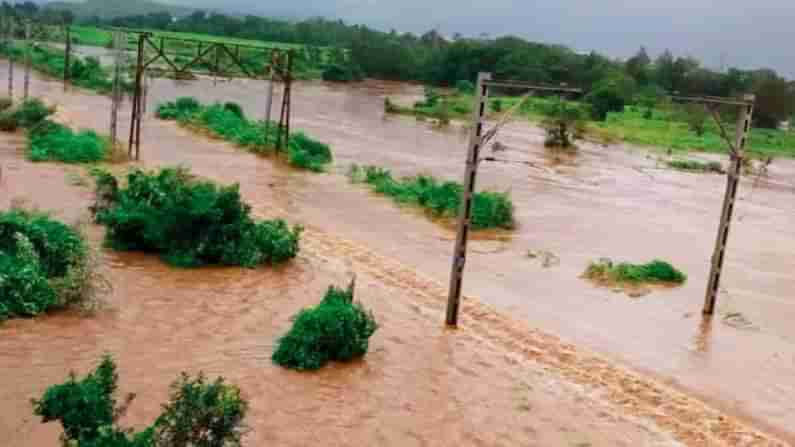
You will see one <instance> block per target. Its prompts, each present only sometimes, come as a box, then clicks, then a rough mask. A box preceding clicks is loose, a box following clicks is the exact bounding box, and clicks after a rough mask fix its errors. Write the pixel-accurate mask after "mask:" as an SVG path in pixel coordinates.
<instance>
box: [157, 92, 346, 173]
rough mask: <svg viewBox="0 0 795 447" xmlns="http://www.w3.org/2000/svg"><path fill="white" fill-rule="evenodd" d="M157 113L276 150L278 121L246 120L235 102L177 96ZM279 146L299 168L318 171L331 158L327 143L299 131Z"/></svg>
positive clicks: (253, 147)
mask: <svg viewBox="0 0 795 447" xmlns="http://www.w3.org/2000/svg"><path fill="white" fill-rule="evenodd" d="M157 117H158V118H160V119H164V120H176V121H180V122H181V123H186V124H190V125H191V126H195V127H199V128H202V129H207V130H209V131H210V132H212V133H213V134H215V135H217V136H218V137H220V138H223V139H224V140H227V141H231V142H233V143H235V144H237V145H239V146H242V147H244V148H246V149H248V150H250V151H252V152H256V153H260V154H267V153H273V152H276V151H277V148H276V144H277V141H276V137H277V133H278V124H276V123H273V122H265V121H254V120H249V119H247V118H246V116H245V114H244V113H243V109H242V108H241V107H240V105H238V104H236V103H232V102H228V103H226V104H221V103H216V104H211V105H208V106H205V105H202V104H201V103H199V102H198V101H197V100H196V99H194V98H189V97H188V98H179V99H177V100H176V101H173V102H167V103H163V104H161V105H160V106H158V108H157ZM282 150H283V151H284V154H285V155H286V156H287V161H288V163H290V164H291V165H292V166H295V167H298V168H302V169H309V170H312V171H316V172H319V171H322V170H323V169H324V168H325V166H326V165H328V164H329V163H331V161H332V156H331V150H330V149H329V147H328V145H326V144H323V143H321V142H319V141H316V140H313V139H312V138H310V137H308V136H307V135H306V134H304V133H303V132H296V133H294V134H292V135H290V139H289V141H288V142H287V147H286V148H285V149H282Z"/></svg>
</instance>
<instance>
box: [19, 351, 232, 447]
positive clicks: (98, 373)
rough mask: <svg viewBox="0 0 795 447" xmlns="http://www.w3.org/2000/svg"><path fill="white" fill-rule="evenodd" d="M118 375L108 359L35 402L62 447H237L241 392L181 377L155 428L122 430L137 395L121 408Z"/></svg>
mask: <svg viewBox="0 0 795 447" xmlns="http://www.w3.org/2000/svg"><path fill="white" fill-rule="evenodd" d="M118 379H119V375H118V373H117V372H116V364H115V362H114V361H113V359H112V358H111V357H109V356H105V357H104V358H103V359H102V362H101V363H100V365H99V366H98V367H97V368H96V370H94V371H93V372H91V373H90V374H88V375H86V377H84V378H82V379H78V378H77V377H76V376H75V374H74V373H72V374H70V376H69V378H68V379H67V381H66V382H64V383H62V384H59V385H54V386H51V387H49V388H48V389H47V390H46V391H45V392H44V395H43V396H42V398H41V399H38V400H34V401H33V412H34V414H36V415H37V416H40V417H41V418H42V422H45V423H46V422H51V421H58V422H60V423H61V426H62V427H63V434H62V436H61V439H62V441H64V445H70V446H72V445H75V446H79V447H239V446H240V439H241V437H242V435H243V433H244V432H243V420H244V418H245V416H246V412H247V410H248V404H247V402H246V401H245V400H243V398H242V397H241V396H240V389H239V388H237V387H236V386H234V385H228V384H227V383H225V382H224V379H223V378H218V379H216V380H215V381H213V382H208V381H207V379H206V378H205V377H204V375H203V374H199V376H198V377H196V378H191V377H190V376H188V375H187V374H185V373H183V374H182V376H181V377H180V378H179V380H177V381H176V382H174V383H173V384H172V385H171V395H170V399H169V402H168V403H167V404H166V405H164V406H163V413H162V414H161V415H160V417H158V418H157V420H155V422H154V423H153V424H152V425H151V426H149V427H147V428H146V429H144V430H143V431H141V432H138V433H134V432H133V431H132V430H128V429H124V428H121V427H119V426H118V424H117V419H118V418H119V417H120V416H122V415H123V414H124V412H125V410H126V408H127V406H128V405H129V404H130V403H131V402H132V400H133V398H134V395H129V396H127V399H126V400H125V402H124V403H122V404H121V405H118V402H117V400H116V397H115V394H116V391H117V389H118V385H117V383H118Z"/></svg>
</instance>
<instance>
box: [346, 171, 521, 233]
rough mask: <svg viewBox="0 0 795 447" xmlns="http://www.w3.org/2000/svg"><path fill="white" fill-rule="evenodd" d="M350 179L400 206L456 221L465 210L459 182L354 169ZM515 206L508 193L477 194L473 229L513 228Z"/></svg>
mask: <svg viewBox="0 0 795 447" xmlns="http://www.w3.org/2000/svg"><path fill="white" fill-rule="evenodd" d="M349 177H350V178H351V180H352V181H353V182H354V183H362V182H363V183H367V184H368V185H370V186H371V187H372V188H373V189H374V190H375V192H377V193H379V194H385V195H387V196H389V197H392V198H393V199H394V200H395V201H396V202H399V203H407V204H413V205H416V206H419V207H422V208H424V209H426V210H428V211H429V212H430V213H431V214H433V215H435V216H441V217H455V216H457V215H458V213H459V212H460V209H461V196H462V194H463V186H461V184H460V183H456V182H440V181H439V180H437V179H436V178H434V177H432V176H429V175H418V176H415V177H405V178H402V179H399V180H398V179H395V178H393V177H392V173H391V172H390V171H389V170H387V169H383V168H379V167H376V166H364V167H359V166H356V165H354V166H352V167H351V171H350V173H349ZM513 225H514V219H513V203H512V202H511V199H510V197H509V196H508V195H507V194H505V193H500V192H493V191H481V192H477V193H475V197H474V199H473V205H472V226H473V227H474V228H475V229H485V228H506V229H510V228H513Z"/></svg>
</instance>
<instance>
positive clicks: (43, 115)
mask: <svg viewBox="0 0 795 447" xmlns="http://www.w3.org/2000/svg"><path fill="white" fill-rule="evenodd" d="M54 112H55V110H53V109H51V108H49V107H47V106H46V105H44V103H43V102H41V100H40V99H36V98H32V99H26V100H25V101H22V103H21V104H20V105H19V107H17V108H16V109H15V110H14V111H13V116H14V118H15V119H16V120H17V122H18V123H19V125H20V127H24V128H26V129H30V128H32V127H34V126H36V125H38V124H40V123H41V122H42V121H44V120H45V119H47V117H48V116H50V115H52V114H53V113H54Z"/></svg>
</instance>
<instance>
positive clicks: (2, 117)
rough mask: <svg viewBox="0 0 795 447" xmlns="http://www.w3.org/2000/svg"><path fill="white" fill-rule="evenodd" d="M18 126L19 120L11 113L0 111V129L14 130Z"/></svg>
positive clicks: (5, 130) (3, 130)
mask: <svg viewBox="0 0 795 447" xmlns="http://www.w3.org/2000/svg"><path fill="white" fill-rule="evenodd" d="M18 128H19V121H18V120H17V118H16V117H15V116H14V114H13V113H10V112H8V111H4V112H0V131H2V132H16V130H17V129H18Z"/></svg>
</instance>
